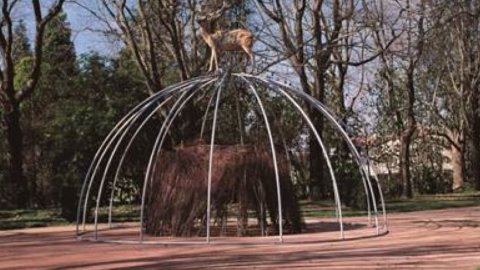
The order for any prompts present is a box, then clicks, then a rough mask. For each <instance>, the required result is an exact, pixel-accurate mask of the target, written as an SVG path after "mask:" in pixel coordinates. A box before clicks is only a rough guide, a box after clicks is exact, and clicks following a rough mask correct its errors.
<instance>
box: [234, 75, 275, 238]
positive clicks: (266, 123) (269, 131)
mask: <svg viewBox="0 0 480 270" xmlns="http://www.w3.org/2000/svg"><path fill="white" fill-rule="evenodd" d="M241 78H242V79H243V80H244V81H245V82H246V83H247V84H248V87H249V88H250V90H251V91H252V94H253V95H254V96H255V99H256V100H257V103H258V106H259V107H260V110H261V111H262V115H263V120H264V122H265V127H266V128H267V133H268V139H269V141H270V147H271V150H272V163H273V169H274V171H275V182H276V185H277V204H278V234H279V241H280V243H283V215H282V194H281V187H280V176H279V174H278V164H277V154H276V151H275V144H274V142H273V136H272V131H271V129H270V122H269V121H268V117H267V113H266V112H265V108H264V107H263V103H262V100H261V99H260V96H259V95H258V93H257V90H256V89H255V87H254V86H253V84H252V83H251V82H250V81H248V80H247V79H245V78H243V77H241Z"/></svg>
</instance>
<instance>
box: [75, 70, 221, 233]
mask: <svg viewBox="0 0 480 270" xmlns="http://www.w3.org/2000/svg"><path fill="white" fill-rule="evenodd" d="M212 77H213V75H206V76H201V77H197V78H195V79H192V81H193V80H203V79H208V78H212ZM188 83H190V81H185V82H182V83H179V84H176V85H171V86H169V87H166V88H165V89H163V90H162V91H159V92H158V93H156V94H154V95H152V96H150V97H148V98H146V99H145V100H143V101H142V102H141V103H140V104H138V105H137V106H135V107H134V108H133V109H131V110H130V111H129V112H128V113H127V114H126V115H125V116H123V117H122V119H120V121H118V122H117V124H116V125H115V126H114V127H113V128H112V130H110V132H109V133H108V135H107V136H106V137H105V139H104V140H103V142H102V144H101V145H100V147H99V148H98V150H97V152H96V153H95V155H94V158H93V160H92V162H91V163H90V166H89V168H88V170H87V173H86V175H85V179H84V181H83V184H82V188H81V191H80V196H79V201H78V207H77V224H76V234H77V235H79V225H80V213H81V210H82V209H81V208H82V200H83V198H84V195H85V191H86V187H87V183H89V179H90V175H91V173H92V170H93V168H94V165H95V164H96V163H97V162H98V158H99V156H100V153H102V152H103V151H104V148H105V146H106V145H107V143H108V142H109V141H110V140H111V139H112V136H114V134H116V133H115V132H116V131H117V129H118V128H119V127H120V126H122V125H123V124H124V122H125V121H126V120H127V119H131V116H132V115H133V114H135V113H136V112H137V111H138V110H140V109H141V108H145V107H148V106H149V103H151V102H152V100H155V99H159V98H162V97H163V96H165V95H166V93H167V92H168V91H170V90H171V89H177V88H181V87H183V86H184V85H185V84H188ZM85 200H88V196H85ZM84 211H86V210H85V209H84ZM82 223H83V231H85V217H84V218H83V222H82Z"/></svg>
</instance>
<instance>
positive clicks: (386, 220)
mask: <svg viewBox="0 0 480 270" xmlns="http://www.w3.org/2000/svg"><path fill="white" fill-rule="evenodd" d="M366 163H367V166H368V169H369V172H370V171H371V173H372V176H373V179H375V182H377V189H378V193H379V195H380V204H381V206H382V212H383V225H384V226H385V230H386V231H387V232H388V219H387V211H386V207H385V200H384V198H383V192H382V187H381V185H380V180H379V179H378V173H377V169H376V166H371V165H370V163H371V162H370V159H368V158H367V162H366ZM370 168H371V170H370Z"/></svg>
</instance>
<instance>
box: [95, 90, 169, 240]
mask: <svg viewBox="0 0 480 270" xmlns="http://www.w3.org/2000/svg"><path fill="white" fill-rule="evenodd" d="M171 98H172V96H169V97H167V98H166V99H165V100H164V101H162V102H161V103H160V104H159V105H158V106H157V107H156V108H155V109H153V110H152V111H151V112H150V114H149V115H148V116H147V118H146V119H145V120H144V121H143V122H142V123H141V124H140V127H139V128H137V130H136V132H135V133H134V134H133V138H134V137H135V136H136V134H137V133H138V131H139V130H140V129H141V128H142V127H143V125H145V123H146V122H147V121H148V120H149V119H150V117H152V116H153V115H154V114H155V113H156V112H157V111H158V110H159V109H160V108H161V107H163V105H165V104H166V103H167V102H168V101H169V100H170V99H171ZM139 116H140V115H138V116H137V117H136V118H135V120H133V121H131V122H130V124H129V125H128V127H127V128H126V129H125V131H124V132H123V133H122V134H121V136H120V138H119V139H118V140H117V143H116V144H115V146H114V148H113V150H112V153H110V157H109V158H108V161H107V165H106V166H105V168H104V170H103V175H102V180H101V181H100V187H99V188H98V193H97V200H96V206H95V212H94V213H95V218H94V224H95V239H97V237H98V234H97V232H98V209H99V207H100V198H101V196H102V192H103V185H104V183H105V179H106V177H107V173H108V171H109V169H110V165H111V162H112V160H113V157H114V156H115V153H116V152H117V149H118V147H119V146H120V144H121V143H122V141H123V139H124V138H125V136H126V135H127V133H128V131H129V130H130V128H131V127H132V126H133V124H134V123H135V121H136V120H137V119H138V117H139ZM131 141H132V140H131ZM115 182H116V181H115V180H114V183H115ZM114 189H115V187H114V186H113V187H112V191H113V190H114ZM109 212H110V209H109ZM110 221H111V216H110V215H109V225H111V224H110Z"/></svg>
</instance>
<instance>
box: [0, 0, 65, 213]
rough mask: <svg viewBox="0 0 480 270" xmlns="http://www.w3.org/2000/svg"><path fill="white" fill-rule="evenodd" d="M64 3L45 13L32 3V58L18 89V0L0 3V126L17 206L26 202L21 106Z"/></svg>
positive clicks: (59, 0)
mask: <svg viewBox="0 0 480 270" xmlns="http://www.w3.org/2000/svg"><path fill="white" fill-rule="evenodd" d="M64 2H65V0H57V1H55V2H54V3H53V4H52V5H51V6H50V8H49V10H48V12H47V13H46V14H44V10H42V7H41V5H40V1H39V0H32V2H31V6H30V8H31V9H32V12H33V14H34V17H35V31H36V32H35V36H34V40H33V59H32V62H31V65H30V73H29V74H28V77H27V78H26V80H25V83H24V84H22V85H21V86H16V85H15V84H14V81H15V78H16V73H15V64H16V63H15V62H14V61H13V55H12V54H13V48H12V45H13V40H14V37H13V27H14V19H13V10H14V8H15V7H16V6H17V5H18V4H19V1H8V0H3V1H2V11H1V20H0V25H1V27H2V29H1V31H0V49H1V52H0V53H1V61H2V63H1V70H0V104H1V109H2V111H3V113H2V114H3V119H2V121H3V124H4V126H5V132H6V134H7V142H8V153H9V157H8V158H9V174H8V180H7V181H8V183H9V189H10V192H13V191H14V190H15V192H14V194H16V195H14V198H13V200H14V201H15V202H16V204H17V206H19V207H24V206H26V203H27V201H28V200H27V198H26V197H27V196H28V191H27V184H26V179H25V177H24V173H23V157H22V156H23V131H22V128H21V125H20V124H21V110H20V107H21V104H22V103H23V102H24V101H25V100H27V99H28V98H29V97H30V96H31V95H32V93H33V92H34V91H35V88H36V85H37V83H38V80H39V78H40V74H41V64H42V48H43V36H44V30H45V27H46V26H47V24H48V23H49V22H50V21H51V20H52V19H53V18H54V17H55V16H56V15H57V14H58V13H59V12H60V11H61V9H62V6H63V3H64Z"/></svg>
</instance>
